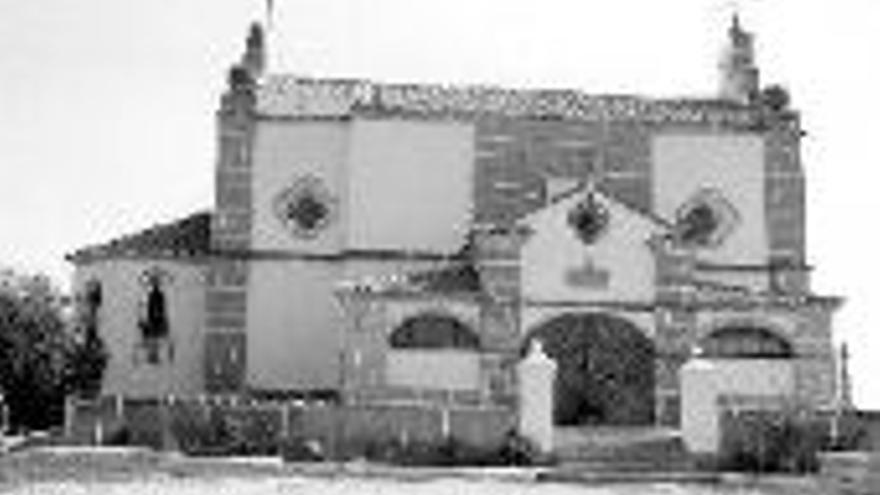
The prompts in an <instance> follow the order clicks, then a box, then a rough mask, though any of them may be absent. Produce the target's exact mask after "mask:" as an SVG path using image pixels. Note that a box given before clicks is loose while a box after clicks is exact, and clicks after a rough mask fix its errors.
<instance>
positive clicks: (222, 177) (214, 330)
mask: <svg viewBox="0 0 880 495" xmlns="http://www.w3.org/2000/svg"><path fill="white" fill-rule="evenodd" d="M254 86H255V81H254V80H253V79H252V78H251V76H250V75H249V74H248V73H247V72H246V71H244V70H243V69H241V68H239V67H235V68H233V69H232V71H231V72H230V82H229V88H228V89H227V91H226V93H225V94H224V95H223V97H222V100H221V104H220V109H219V111H218V112H217V150H218V151H217V165H216V180H215V184H216V189H215V198H214V203H215V204H214V217H213V223H212V225H211V248H212V251H213V253H214V256H213V258H212V261H211V265H210V266H209V267H208V277H207V289H206V295H205V326H206V332H205V339H206V340H205V368H204V369H205V384H206V388H207V390H208V391H209V392H216V393H222V392H233V391H237V390H240V389H241V388H242V387H243V385H244V377H245V374H246V370H247V360H246V357H247V335H246V325H247V283H248V275H249V265H248V261H247V256H246V253H247V251H248V249H249V248H250V232H251V221H252V215H251V208H252V205H251V170H252V164H251V159H252V152H251V151H252V147H253V140H254V127H255V124H254V113H253V112H254V104H255V95H254Z"/></svg>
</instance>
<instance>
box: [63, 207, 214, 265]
mask: <svg viewBox="0 0 880 495" xmlns="http://www.w3.org/2000/svg"><path fill="white" fill-rule="evenodd" d="M210 247H211V214H210V213H208V212H199V213H195V214H192V215H190V216H188V217H185V218H182V219H180V220H176V221H174V222H170V223H165V224H160V225H156V226H154V227H151V228H149V229H146V230H142V231H140V232H136V233H134V234H129V235H125V236H122V237H119V238H117V239H114V240H112V241H110V242H107V243H104V244H98V245H95V246H88V247H85V248H82V249H79V250H77V251H75V252H73V253H71V254H69V255H68V256H67V259H68V260H70V261H72V262H74V263H78V262H88V261H92V260H95V259H104V258H115V257H175V258H186V257H195V256H201V255H206V254H208V253H209V252H210Z"/></svg>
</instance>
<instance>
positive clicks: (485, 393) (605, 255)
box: [69, 19, 840, 425]
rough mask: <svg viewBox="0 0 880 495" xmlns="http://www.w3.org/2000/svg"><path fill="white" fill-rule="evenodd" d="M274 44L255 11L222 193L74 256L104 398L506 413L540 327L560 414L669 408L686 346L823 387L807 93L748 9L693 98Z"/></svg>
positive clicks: (618, 421) (670, 414)
mask: <svg viewBox="0 0 880 495" xmlns="http://www.w3.org/2000/svg"><path fill="white" fill-rule="evenodd" d="M266 52H267V47H266V42H265V40H264V34H263V31H262V29H261V27H260V26H258V25H254V26H253V27H252V29H251V31H250V33H249V36H248V38H247V43H246V47H245V51H244V54H243V56H242V57H241V59H240V61H239V62H238V63H236V64H234V65H233V67H232V68H231V70H230V71H229V77H228V85H227V87H226V89H225V91H224V93H223V95H222V97H221V99H220V103H219V106H218V109H217V113H216V120H217V140H216V149H217V153H216V156H217V159H216V167H215V185H216V187H215V197H214V207H213V209H212V210H211V211H207V212H200V213H196V214H193V215H191V216H188V217H186V218H184V219H182V220H179V221H176V222H173V223H170V224H166V225H160V226H157V227H154V228H151V229H148V230H145V231H141V232H138V233H135V234H132V235H128V236H124V237H122V238H120V239H117V240H114V241H111V242H109V243H106V244H102V245H99V246H91V247H86V248H83V249H80V250H78V251H76V252H74V253H73V254H71V255H70V256H69V259H70V260H71V261H72V262H73V263H74V264H75V265H76V274H75V284H74V285H75V290H76V291H77V293H78V294H80V295H81V296H82V297H80V301H81V304H86V305H93V306H96V307H95V308H92V309H93V310H94V311H95V312H96V314H98V315H99V330H100V334H101V336H102V337H103V338H104V339H105V341H106V342H107V344H108V347H109V350H110V355H111V357H110V361H109V364H108V368H107V371H106V375H105V380H104V385H103V393H104V394H111V395H113V394H119V395H124V396H137V397H145V396H146V397H149V396H159V395H167V394H173V395H177V396H193V395H199V394H246V395H248V396H252V397H291V396H293V397H305V398H308V397H325V398H330V399H333V400H342V401H346V402H352V403H359V402H364V403H370V402H394V401H399V402H405V401H439V402H446V403H452V404H455V403H466V404H477V405H479V404H488V405H493V406H500V407H515V406H516V403H517V397H516V379H517V378H516V373H515V365H516V363H517V362H518V361H519V360H520V358H521V357H522V355H523V352H524V349H526V348H527V344H528V343H529V342H530V341H531V340H534V339H540V341H541V342H542V343H543V346H544V348H545V349H546V351H547V353H548V354H549V355H550V356H551V357H553V358H555V359H556V361H557V363H558V366H559V371H558V376H557V379H556V385H555V387H556V389H555V394H556V395H555V397H556V399H555V401H556V404H555V419H556V422H557V423H559V424H612V425H629V424H664V425H665V424H668V425H675V424H677V422H678V421H679V417H680V415H681V411H680V404H681V402H680V379H679V371H680V369H681V367H682V365H683V364H684V363H686V362H687V361H688V360H690V359H692V358H694V356H701V357H703V358H707V359H719V360H722V359H739V360H751V361H749V362H753V363H754V369H758V370H760V373H757V374H755V375H754V376H752V377H751V378H748V379H755V378H754V377H755V376H756V377H757V378H756V380H758V381H760V380H775V382H774V383H777V385H778V384H779V383H782V384H783V385H781V386H782V387H784V388H785V389H786V390H787V391H788V393H790V395H791V396H793V397H796V398H797V399H798V400H800V401H803V402H805V403H808V404H810V405H813V406H816V407H823V406H827V405H830V404H831V403H832V402H833V400H834V399H835V396H836V393H837V392H836V383H835V359H834V351H833V345H832V325H831V320H832V315H833V313H834V311H835V310H836V309H837V308H838V306H839V304H840V300H839V298H835V297H825V296H820V295H816V294H814V293H813V292H812V291H811V289H810V282H809V273H810V270H811V267H810V266H809V265H808V263H807V253H806V245H805V243H806V235H805V234H806V233H805V178H804V170H803V166H802V163H801V157H800V139H801V137H802V135H803V131H802V129H801V126H800V121H799V114H798V112H797V111H796V110H795V109H793V108H792V107H791V106H790V103H789V98H788V95H787V93H786V92H785V91H784V90H783V89H781V88H780V87H779V86H762V85H761V83H760V78H759V70H758V66H757V64H756V61H755V54H754V47H753V37H752V35H751V34H750V33H748V32H747V31H745V30H744V29H743V28H742V27H741V26H740V25H739V22H738V21H737V20H736V19H734V21H733V23H732V25H731V26H730V27H729V30H728V32H727V39H726V46H725V50H724V52H723V55H722V57H721V61H720V64H719V68H718V70H719V80H720V83H719V88H718V91H717V94H715V95H714V96H711V97H706V98H648V97H641V96H629V95H593V94H586V93H583V92H580V91H577V90H557V89H552V90H539V89H507V88H500V87H489V86H460V85H456V86H447V85H432V84H394V83H385V82H376V81H369V80H354V79H321V78H307V77H298V76H291V75H282V74H271V73H269V72H268V71H267V67H266ZM744 379H746V378H744ZM755 386H756V387H757V388H760V383H759V384H757V385H755Z"/></svg>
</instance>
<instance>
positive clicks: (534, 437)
mask: <svg viewBox="0 0 880 495" xmlns="http://www.w3.org/2000/svg"><path fill="white" fill-rule="evenodd" d="M517 371H518V372H519V431H520V434H522V435H523V436H524V437H526V438H528V439H530V440H531V441H533V442H534V443H535V445H537V446H538V447H539V448H540V449H541V450H542V451H543V452H550V451H552V450H553V382H554V380H555V379H556V363H555V362H554V361H553V359H551V358H550V357H549V356H547V354H545V353H544V346H543V345H542V344H541V342H540V341H539V340H538V339H534V340H532V342H531V345H530V346H529V354H528V356H526V358H525V359H523V360H522V361H521V362H520V363H519V366H518V369H517Z"/></svg>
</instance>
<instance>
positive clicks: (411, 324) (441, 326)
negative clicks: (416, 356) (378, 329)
mask: <svg viewBox="0 0 880 495" xmlns="http://www.w3.org/2000/svg"><path fill="white" fill-rule="evenodd" d="M389 344H390V345H391V347H392V348H394V349H473V350H477V349H479V348H480V340H479V338H478V337H477V336H476V334H474V332H473V331H471V329H470V328H468V327H467V326H466V325H465V324H464V323H462V322H460V321H459V320H457V319H455V318H453V317H450V316H443V315H435V314H426V315H419V316H415V317H412V318H408V319H407V320H405V321H404V322H403V323H402V324H401V325H400V326H399V327H397V329H395V330H394V332H393V333H392V334H391V336H390V337H389Z"/></svg>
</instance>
